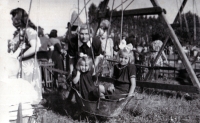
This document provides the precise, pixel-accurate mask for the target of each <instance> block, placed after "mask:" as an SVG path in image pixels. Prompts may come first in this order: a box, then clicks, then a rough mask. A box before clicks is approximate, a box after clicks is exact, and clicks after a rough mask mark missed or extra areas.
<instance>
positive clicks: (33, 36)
mask: <svg viewBox="0 0 200 123" xmlns="http://www.w3.org/2000/svg"><path fill="white" fill-rule="evenodd" d="M10 14H11V15H12V22H13V26H14V27H15V28H16V29H17V31H16V34H15V35H14V38H13V39H12V40H11V41H10V42H9V43H10V44H8V46H10V47H8V48H9V49H8V51H10V53H15V52H16V51H17V50H20V49H22V50H21V52H20V53H19V55H18V59H19V60H20V61H21V64H20V65H21V70H20V73H19V74H20V76H21V77H22V79H25V80H27V81H28V82H30V83H31V85H32V86H33V87H34V89H35V90H36V91H37V94H38V103H39V102H40V101H41V99H42V84H41V73H40V68H39V65H38V62H37V60H36V59H35V58H34V56H35V54H36V53H37V51H38V50H39V47H40V46H41V44H40V39H39V38H38V36H37V31H36V26H35V25H34V24H33V23H32V22H31V21H30V20H28V14H27V13H26V11H25V10H24V9H22V8H16V9H13V10H12V11H11V12H10ZM21 45H24V48H21V47H20V46H21Z"/></svg>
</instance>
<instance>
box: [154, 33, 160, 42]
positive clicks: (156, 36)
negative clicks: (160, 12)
mask: <svg viewBox="0 0 200 123" xmlns="http://www.w3.org/2000/svg"><path fill="white" fill-rule="evenodd" d="M160 38H161V36H160V35H159V34H158V33H155V34H152V41H155V40H161V39H160Z"/></svg>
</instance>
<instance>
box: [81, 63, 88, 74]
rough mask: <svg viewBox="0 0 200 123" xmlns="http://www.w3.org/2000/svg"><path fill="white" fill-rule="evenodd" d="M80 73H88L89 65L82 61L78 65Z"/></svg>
mask: <svg viewBox="0 0 200 123" xmlns="http://www.w3.org/2000/svg"><path fill="white" fill-rule="evenodd" d="M80 71H81V72H87V71H89V63H87V62H85V61H82V62H81V63H80Z"/></svg>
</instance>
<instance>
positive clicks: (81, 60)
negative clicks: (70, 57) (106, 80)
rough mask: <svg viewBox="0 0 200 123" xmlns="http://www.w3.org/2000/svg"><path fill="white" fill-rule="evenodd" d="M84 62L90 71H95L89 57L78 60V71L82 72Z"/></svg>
mask: <svg viewBox="0 0 200 123" xmlns="http://www.w3.org/2000/svg"><path fill="white" fill-rule="evenodd" d="M83 61H84V62H86V63H88V64H89V71H90V70H92V69H93V63H92V58H90V57H88V56H84V57H81V58H79V59H78V62H77V64H76V69H77V70H80V65H81V62H83Z"/></svg>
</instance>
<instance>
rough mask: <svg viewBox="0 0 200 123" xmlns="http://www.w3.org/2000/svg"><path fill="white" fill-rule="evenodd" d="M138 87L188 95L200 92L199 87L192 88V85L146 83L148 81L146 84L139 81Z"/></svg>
mask: <svg viewBox="0 0 200 123" xmlns="http://www.w3.org/2000/svg"><path fill="white" fill-rule="evenodd" d="M136 85H137V86H140V87H146V88H154V89H163V90H172V91H182V92H187V93H199V90H198V88H197V87H195V86H190V85H173V84H163V83H153V82H146V81H145V82H140V81H137V84H136Z"/></svg>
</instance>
